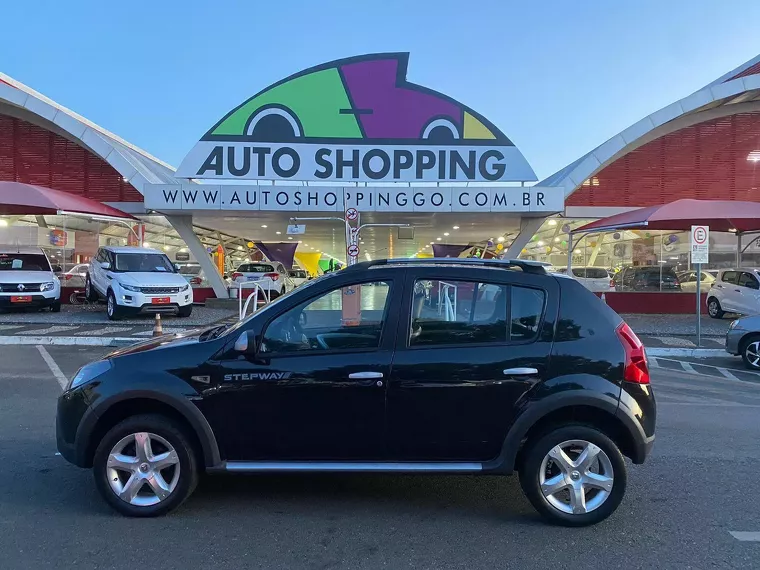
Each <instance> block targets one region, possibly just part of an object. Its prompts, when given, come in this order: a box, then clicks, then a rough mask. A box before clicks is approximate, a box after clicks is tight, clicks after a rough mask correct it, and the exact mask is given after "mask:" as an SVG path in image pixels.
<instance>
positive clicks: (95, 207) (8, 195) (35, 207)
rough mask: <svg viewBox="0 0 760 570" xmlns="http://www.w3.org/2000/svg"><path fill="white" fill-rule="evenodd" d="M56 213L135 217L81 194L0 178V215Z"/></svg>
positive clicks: (128, 218) (50, 214) (48, 214)
mask: <svg viewBox="0 0 760 570" xmlns="http://www.w3.org/2000/svg"><path fill="white" fill-rule="evenodd" d="M59 213H70V214H83V215H92V216H108V217H109V218H123V219H127V220H134V219H136V218H135V217H134V216H131V215H130V214H127V213H126V212H122V211H121V210H117V209H116V208H112V207H111V206H106V205H105V204H101V203H100V202H97V201H95V200H90V199H89V198H85V197H84V196H77V195H76V194H69V193H68V192H61V191H60V190H53V189H52V188H45V187H44V186H34V185H32V184H23V183H21V182H0V215H6V216H29V215H47V216H54V215H56V214H59Z"/></svg>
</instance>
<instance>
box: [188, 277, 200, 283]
mask: <svg viewBox="0 0 760 570" xmlns="http://www.w3.org/2000/svg"><path fill="white" fill-rule="evenodd" d="M190 284H191V285H200V284H201V278H200V277H192V278H191V279H190Z"/></svg>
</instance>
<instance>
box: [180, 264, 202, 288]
mask: <svg viewBox="0 0 760 570" xmlns="http://www.w3.org/2000/svg"><path fill="white" fill-rule="evenodd" d="M176 266H177V270H178V271H179V274H180V275H182V277H184V278H185V280H186V281H187V282H188V283H189V284H190V285H191V286H192V287H207V286H208V281H206V275H205V274H204V273H203V269H201V265H200V263H193V262H190V263H187V262H181V263H177V264H176Z"/></svg>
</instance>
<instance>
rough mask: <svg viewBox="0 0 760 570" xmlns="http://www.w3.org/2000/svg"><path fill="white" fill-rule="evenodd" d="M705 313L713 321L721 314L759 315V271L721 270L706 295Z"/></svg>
mask: <svg viewBox="0 0 760 570" xmlns="http://www.w3.org/2000/svg"><path fill="white" fill-rule="evenodd" d="M707 313H708V314H709V315H710V316H711V317H712V318H714V319H720V318H721V317H722V316H723V313H740V314H742V315H757V314H760V270H758V269H755V268H744V269H721V271H720V273H719V274H718V278H717V279H716V280H715V281H713V283H712V287H710V290H709V291H708V293H707Z"/></svg>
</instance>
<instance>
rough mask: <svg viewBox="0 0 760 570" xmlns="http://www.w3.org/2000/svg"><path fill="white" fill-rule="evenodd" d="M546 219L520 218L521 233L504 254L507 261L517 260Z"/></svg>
mask: <svg viewBox="0 0 760 570" xmlns="http://www.w3.org/2000/svg"><path fill="white" fill-rule="evenodd" d="M545 219H546V218H520V233H519V234H517V236H516V237H515V239H514V240H512V243H511V244H509V247H508V248H507V252H506V253H505V254H504V257H505V259H517V258H518V257H520V252H522V250H523V248H524V247H525V246H526V245H528V242H529V241H530V238H532V237H533V234H535V233H536V232H537V231H538V230H540V229H541V225H542V224H543V223H544V220H545Z"/></svg>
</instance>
